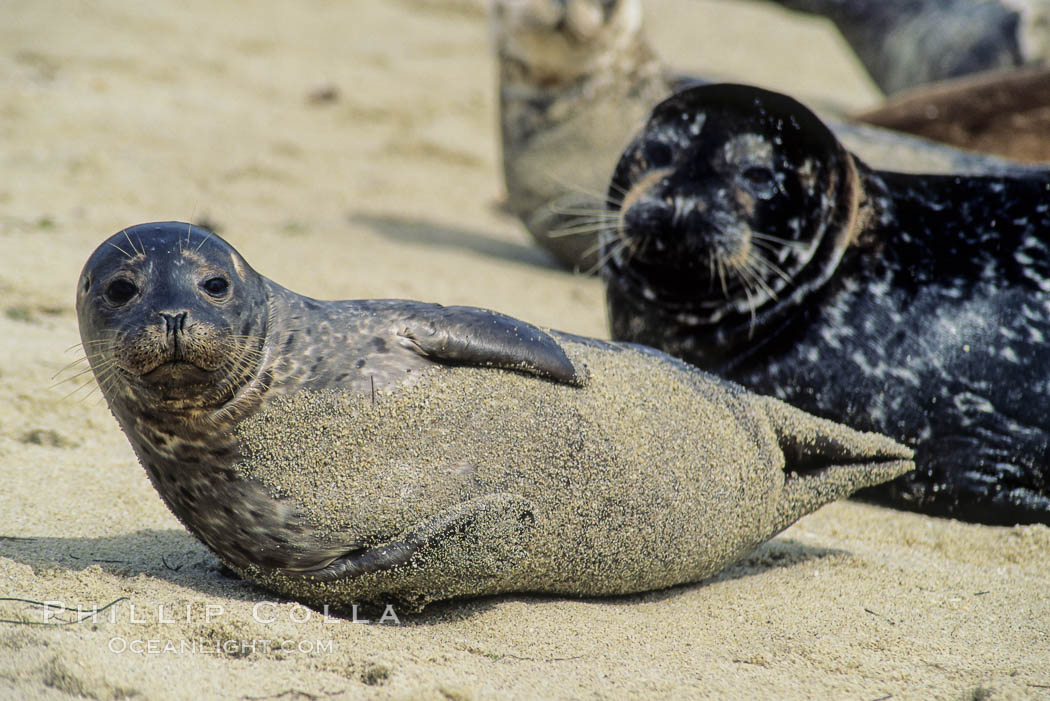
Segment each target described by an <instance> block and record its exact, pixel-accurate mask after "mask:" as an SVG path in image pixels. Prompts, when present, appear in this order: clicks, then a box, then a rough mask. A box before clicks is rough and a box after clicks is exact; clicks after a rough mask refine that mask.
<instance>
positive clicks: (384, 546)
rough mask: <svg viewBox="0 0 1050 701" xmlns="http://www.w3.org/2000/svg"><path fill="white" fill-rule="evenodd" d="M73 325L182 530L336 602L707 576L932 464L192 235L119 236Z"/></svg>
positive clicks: (579, 589)
mask: <svg viewBox="0 0 1050 701" xmlns="http://www.w3.org/2000/svg"><path fill="white" fill-rule="evenodd" d="M77 312H78V317H79V319H80V326H81V336H82V339H83V344H84V348H85V350H86V351H87V354H88V359H89V361H90V363H91V366H92V369H93V370H94V371H95V375H96V378H97V379H98V381H99V385H100V387H101V389H102V393H103V395H104V396H105V398H106V401H107V403H108V404H109V407H110V409H111V410H112V412H113V414H114V416H115V417H116V418H117V421H118V423H119V424H120V426H121V428H122V429H123V430H124V432H125V434H126V435H127V437H128V439H129V441H130V442H131V445H132V447H133V448H134V450H135V453H136V455H137V456H138V458H139V460H140V462H141V463H142V464H143V466H144V467H145V469H146V472H147V474H148V475H149V477H150V479H151V481H152V482H153V484H154V486H155V487H156V489H157V491H158V492H159V493H160V495H161V496H162V498H163V499H164V501H165V502H166V503H167V504H168V506H169V507H170V508H171V509H172V511H173V512H174V513H175V515H176V516H177V517H178V518H179V519H180V520H181V521H182V522H183V523H184V524H185V525H186V526H187V527H188V528H189V529H190V531H191V532H193V533H194V534H195V535H196V536H197V537H199V538H200V539H201V540H202V541H203V542H204V543H205V544H206V545H207V546H208V547H209V548H211V549H212V550H213V551H214V552H215V553H216V554H217V555H218V556H219V557H220V558H221V559H222V560H223V561H224V562H226V563H227V564H229V565H230V566H231V567H232V568H234V569H235V570H236V571H237V572H239V573H241V574H242V575H243V576H245V577H247V578H250V579H251V580H253V581H256V582H260V583H262V584H264V585H266V586H269V587H271V588H273V589H275V590H277V591H279V592H282V593H285V594H288V595H291V596H295V597H298V598H301V599H306V600H310V601H314V602H318V603H349V602H352V601H354V600H357V599H369V600H376V599H378V598H381V597H385V596H387V595H390V596H394V597H397V598H401V599H409V600H412V601H415V602H416V603H422V602H425V601H429V600H433V599H436V598H447V597H451V596H457V595H465V594H481V593H495V592H501V591H556V592H564V593H574V594H603V593H623V592H628V591H640V590H644V589H648V588H655V587H661V586H667V585H669V584H673V583H678V582H684V581H693V580H696V579H700V578H702V577H705V576H707V575H708V574H711V573H713V572H715V571H717V570H718V569H720V568H721V567H722V566H724V565H725V564H727V563H728V562H731V561H732V560H734V559H735V558H737V557H740V556H741V555H742V554H744V553H745V552H747V551H748V550H750V549H751V548H753V547H754V546H756V545H757V544H758V543H760V542H762V541H763V540H765V539H766V538H769V537H771V536H772V535H774V534H775V533H776V532H778V531H780V530H782V529H783V528H786V527H787V526H788V525H790V524H791V523H792V522H793V521H795V520H796V519H798V518H799V517H801V516H802V515H803V514H805V513H807V512H809V511H811V510H813V509H815V508H817V507H819V506H820V505H821V504H823V503H826V502H828V501H830V500H832V499H835V498H837V497H840V496H843V495H845V494H848V493H850V492H852V491H854V490H855V489H857V488H860V487H863V486H866V485H870V484H874V483H877V482H880V481H883V480H886V479H889V478H891V477H894V476H896V475H898V474H901V473H902V472H904V471H906V470H908V469H910V467H911V464H910V462H909V458H910V456H911V452H910V451H909V450H908V449H907V448H904V447H903V446H900V445H898V444H896V443H895V442H893V441H891V440H889V439H887V438H885V437H882V436H876V435H873V434H860V433H857V432H855V431H852V430H850V429H848V428H846V427H844V426H840V425H837V424H833V423H831V422H827V421H822V420H819V419H815V418H813V417H810V416H807V415H806V414H804V413H802V412H799V411H797V410H795V409H793V408H791V407H789V406H787V405H785V404H783V403H781V402H778V401H776V400H774V399H771V398H766V397H758V396H755V395H751V394H749V393H747V392H745V391H744V390H743V389H741V388H740V387H738V386H736V385H733V384H731V383H727V382H724V381H722V380H719V379H717V378H714V377H713V376H709V375H706V374H704V373H702V372H700V371H698V370H696V369H695V368H692V367H690V366H688V365H686V364H684V363H681V362H679V361H676V360H674V359H673V358H670V357H669V356H666V355H664V354H662V353H658V352H655V351H652V350H651V349H646V348H641V347H634V346H630V345H618V344H612V343H607V342H602V341H597V340H594V339H584V338H580V337H575V336H571V335H568V334H562V333H558V332H547V331H544V330H541V329H538V328H536V327H534V326H531V325H529V324H526V323H524V322H521V321H518V320H516V319H512V318H510V317H506V316H504V315H502V314H498V313H496V312H492V311H488V310H484V309H477V308H473V307H441V306H439V305H433V304H423V303H420V302H411V301H404V300H348V301H340V302H324V301H320V300H315V299H311V298H309V297H304V296H302V295H298V294H296V293H294V292H292V291H290V290H287V289H285V288H283V287H281V286H280V285H278V284H276V283H274V282H273V281H271V280H269V279H267V278H266V277H264V276H262V275H260V274H258V273H256V272H254V271H253V270H252V269H251V268H250V267H249V266H248V265H247V264H246V263H245V261H244V259H243V258H242V257H241V256H240V255H239V254H237V252H236V251H234V250H233V248H232V247H231V246H229V244H227V243H225V242H223V241H222V240H220V239H219V238H218V237H216V236H215V235H214V234H212V233H210V232H207V231H205V230H203V229H200V228H197V227H192V226H189V225H187V224H181V223H178V222H165V223H158V224H144V225H140V226H136V227H131V228H129V229H126V230H124V231H122V232H120V233H118V234H116V235H114V236H113V237H111V238H110V239H108V240H107V241H105V242H103V244H102V245H101V246H100V247H99V248H98V249H97V250H96V251H95V253H94V254H92V256H91V257H90V259H89V260H88V263H87V264H86V265H85V268H84V271H83V273H82V275H81V279H80V282H79V283H78V301H77ZM624 416H629V417H630V421H629V423H624V422H623V417H624ZM683 495H686V496H684V497H683ZM686 527H688V528H690V529H692V531H693V532H691V533H688V534H687V535H684V536H681V537H679V535H680V534H681V533H683V529H685V528H686ZM628 531H629V532H630V533H631V534H632V535H631V536H630V537H629V538H628V537H626V536H625V535H624V534H625V532H628ZM672 535H674V537H671V536H672Z"/></svg>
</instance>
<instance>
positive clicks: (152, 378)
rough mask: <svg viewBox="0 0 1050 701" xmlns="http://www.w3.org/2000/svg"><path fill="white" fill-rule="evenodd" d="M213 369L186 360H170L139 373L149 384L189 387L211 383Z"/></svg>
mask: <svg viewBox="0 0 1050 701" xmlns="http://www.w3.org/2000/svg"><path fill="white" fill-rule="evenodd" d="M213 374H214V373H213V371H210V370H206V369H204V368H202V367H199V366H197V365H195V364H193V363H191V362H188V361H186V360H170V361H168V362H166V363H161V364H160V365H158V366H157V367H155V368H153V369H152V370H150V371H149V372H144V373H142V374H141V375H139V378H140V379H141V380H143V381H145V382H147V383H148V384H151V385H156V386H160V387H182V388H185V387H189V386H196V385H203V384H209V382H210V380H211V377H212V376H213Z"/></svg>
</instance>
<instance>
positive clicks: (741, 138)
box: [602, 85, 857, 332]
mask: <svg viewBox="0 0 1050 701" xmlns="http://www.w3.org/2000/svg"><path fill="white" fill-rule="evenodd" d="M785 112H788V113H790V114H791V115H792V116H791V118H790V119H785V118H784V117H783V115H784V114H785ZM856 178H857V175H856V173H855V172H854V169H853V165H852V161H851V159H850V158H849V157H848V155H847V154H846V153H845V151H844V150H843V149H842V147H841V146H840V145H839V144H838V141H837V140H836V139H835V138H834V136H833V135H832V134H831V132H830V131H829V130H828V129H827V128H826V127H825V126H824V125H823V124H822V123H821V122H820V121H819V120H818V119H817V118H816V117H815V116H814V115H812V113H810V112H809V111H808V110H806V109H805V108H803V107H802V106H801V105H799V104H798V103H797V102H795V101H794V100H792V99H791V98H788V97H785V96H781V95H776V94H774V93H769V92H765V91H759V90H754V89H751V88H747V87H745V86H736V85H717V86H705V87H703V88H700V89H695V90H687V91H684V92H682V93H679V94H677V95H674V96H672V97H670V98H668V99H667V100H665V101H664V102H662V103H661V104H660V105H658V106H657V107H656V108H655V109H654V110H653V113H652V115H651V117H650V118H649V120H648V122H647V123H646V126H645V128H644V129H643V130H642V131H641V132H640V133H639V134H638V135H637V136H636V138H634V140H632V141H631V142H630V144H629V145H628V146H627V148H626V150H625V151H624V153H623V156H622V157H621V158H620V162H619V164H618V165H617V168H616V171H615V173H614V175H613V178H612V183H611V184H610V186H609V193H608V200H609V203H610V210H611V212H613V213H615V214H616V223H615V226H614V227H612V228H610V229H608V230H606V232H605V233H604V234H603V240H602V243H603V252H602V255H603V258H604V259H605V260H606V265H605V275H606V276H607V277H609V278H613V279H615V280H616V282H617V284H619V285H621V286H623V287H624V288H626V289H627V290H628V292H629V294H631V295H634V296H637V297H639V298H644V299H646V300H650V301H652V302H653V303H654V304H657V305H659V306H660V307H661V309H663V310H664V311H665V312H667V313H677V314H679V315H680V316H681V320H682V321H683V322H684V323H689V324H706V325H714V324H720V325H722V328H724V329H725V328H733V329H735V330H737V331H738V332H740V331H749V329H750V328H751V327H752V326H753V325H754V324H755V323H756V322H757V320H759V319H760V318H765V317H766V316H768V315H771V314H774V315H781V314H783V311H784V306H785V305H791V304H793V303H795V301H794V300H799V299H801V298H802V297H803V296H804V295H805V294H806V293H808V292H809V291H810V290H812V289H813V288H814V287H815V286H817V285H819V284H821V283H823V282H824V281H825V280H827V278H828V277H830V275H831V274H832V273H833V272H834V269H835V266H836V265H837V264H838V261H839V260H840V259H841V257H842V254H843V252H844V251H845V250H846V248H847V247H848V246H849V245H851V244H852V243H853V241H852V240H851V237H850V235H849V230H848V226H844V223H848V222H849V220H850V219H852V218H853V217H854V216H855V213H856V202H855V196H856V192H857V186H856Z"/></svg>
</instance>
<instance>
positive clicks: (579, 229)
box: [493, 0, 1016, 272]
mask: <svg viewBox="0 0 1050 701" xmlns="http://www.w3.org/2000/svg"><path fill="white" fill-rule="evenodd" d="M642 20H643V17H642V4H641V1H640V0H496V2H495V3H494V4H493V22H494V25H495V30H494V36H495V43H496V53H497V56H498V64H499V109H500V134H501V143H502V161H503V176H504V183H505V187H506V190H507V202H506V204H507V209H508V210H509V211H510V212H511V213H512V214H513V215H514V216H516V217H517V218H518V219H520V220H521V222H522V223H523V224H524V226H525V228H526V229H527V230H528V231H529V233H530V234H531V235H532V237H533V238H534V239H535V240H536V242H537V243H538V244H539V245H540V246H542V247H543V248H545V249H546V250H548V251H549V252H551V253H552V254H553V255H554V256H555V257H556V258H557V259H558V261H560V262H561V263H562V264H563V265H564V266H565V267H567V268H571V269H575V270H578V271H583V272H594V271H596V270H597V268H598V256H597V251H598V247H599V245H598V230H599V229H600V228H601V227H602V226H603V225H604V220H603V216H602V215H603V211H604V207H605V202H604V196H605V190H606V187H607V185H608V183H609V179H610V177H611V176H612V172H613V168H614V167H615V165H616V162H617V159H618V158H619V155H620V153H621V152H622V151H623V148H624V147H625V146H626V144H627V143H628V141H630V139H631V136H632V135H633V134H634V133H635V132H636V131H637V130H638V128H639V127H640V126H641V125H642V124H643V123H644V121H645V118H646V117H647V116H648V114H649V112H650V111H651V110H652V108H653V107H654V106H655V105H656V104H657V103H658V102H659V101H660V100H663V99H664V98H666V97H667V96H668V95H670V94H672V93H673V92H675V91H677V90H680V89H683V88H686V87H689V86H692V85H697V84H701V83H703V82H705V81H703V80H702V79H700V78H698V77H696V76H688V75H683V74H681V73H678V72H675V71H673V70H672V69H670V68H669V67H667V66H665V65H664V63H663V62H662V61H661V60H660V58H659V56H658V55H657V53H656V52H655V51H654V50H653V48H652V47H651V46H650V44H649V42H648V40H647V39H646V37H645V34H644V28H643V21H642ZM829 124H830V125H831V127H832V129H833V130H834V131H835V133H836V135H837V136H838V138H839V139H841V140H842V141H843V142H844V143H845V144H846V145H847V146H848V148H849V149H850V150H851V151H853V152H855V153H857V154H859V155H860V156H861V158H863V159H864V160H865V161H866V162H868V163H870V164H872V165H874V166H877V167H885V168H893V169H895V170H911V171H916V172H960V173H999V172H1007V171H1010V170H1011V169H1013V168H1015V167H1016V164H1013V163H1011V162H1009V161H1006V160H1002V159H998V158H993V157H989V156H985V155H982V154H974V153H968V152H966V151H961V150H958V149H953V148H950V147H947V146H944V145H941V144H936V143H933V142H930V141H927V140H925V139H922V138H917V137H912V136H908V135H903V134H898V133H894V132H891V131H888V130H885V129H879V128H876V127H872V126H870V125H865V124H854V123H850V122H846V121H842V120H830V122H829Z"/></svg>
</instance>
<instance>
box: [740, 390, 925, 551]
mask: <svg viewBox="0 0 1050 701" xmlns="http://www.w3.org/2000/svg"><path fill="white" fill-rule="evenodd" d="M757 399H758V401H759V402H761V403H762V405H763V408H764V409H765V413H766V415H767V416H768V417H769V419H770V424H771V426H772V428H773V431H774V433H775V434H776V437H777V443H778V445H779V446H780V449H781V451H782V452H783V454H784V472H785V473H786V476H785V481H784V488H783V491H782V492H781V495H780V501H779V503H778V505H777V514H776V517H775V519H774V526H775V528H774V532H779V531H781V530H783V529H785V528H787V527H788V526H790V525H791V524H792V523H794V522H795V521H797V520H798V519H799V518H801V517H802V516H803V515H805V514H807V513H809V512H811V511H815V510H816V509H817V508H819V507H821V506H823V505H824V504H827V503H829V502H832V501H835V500H837V499H842V498H844V497H848V496H849V495H850V494H852V493H853V492H855V491H857V490H858V489H862V488H864V487H870V486H872V485H876V484H880V483H882V482H886V481H888V480H891V479H894V478H896V477H899V476H900V475H903V474H904V473H906V472H909V471H911V470H913V469H915V464H914V462H912V460H913V458H914V453H913V452H912V450H911V448H908V447H907V446H904V445H901V444H900V443H897V442H896V441H894V440H893V439H891V438H888V437H886V436H883V435H880V434H877V433H864V432H861V431H855V430H853V429H851V428H847V427H846V426H843V425H841V424H837V423H835V422H833V421H828V420H827V419H821V418H818V417H816V416H812V415H810V414H807V413H805V412H804V411H801V410H799V409H795V408H794V407H792V406H790V405H788V404H785V403H784V402H782V401H780V400H778V399H773V398H772V397H758V398H757Z"/></svg>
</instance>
